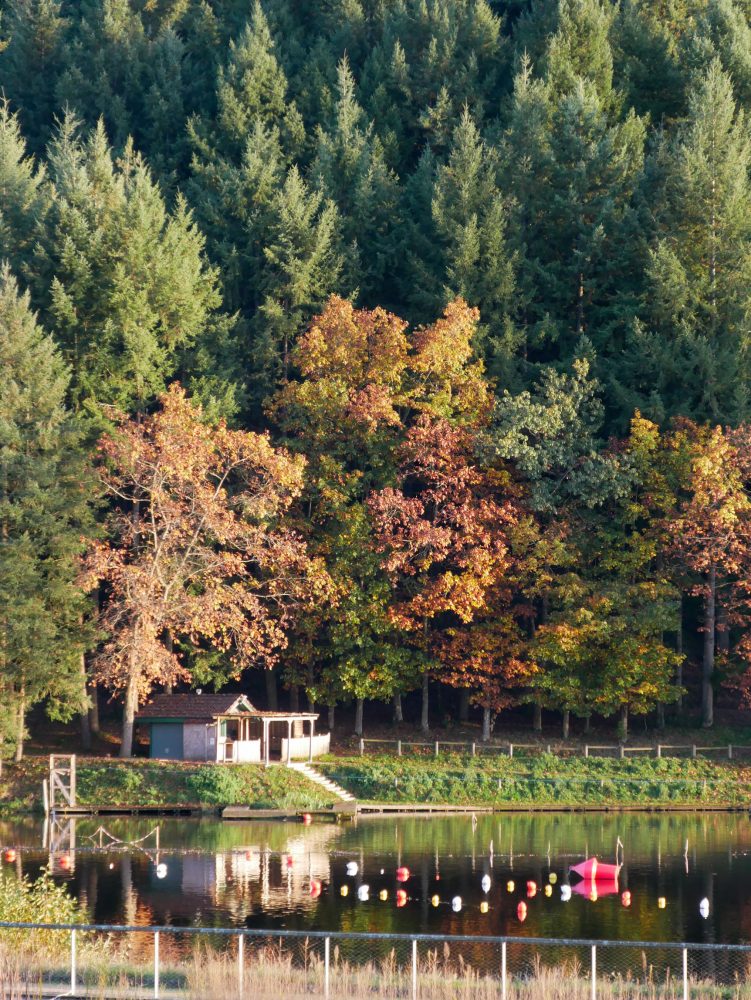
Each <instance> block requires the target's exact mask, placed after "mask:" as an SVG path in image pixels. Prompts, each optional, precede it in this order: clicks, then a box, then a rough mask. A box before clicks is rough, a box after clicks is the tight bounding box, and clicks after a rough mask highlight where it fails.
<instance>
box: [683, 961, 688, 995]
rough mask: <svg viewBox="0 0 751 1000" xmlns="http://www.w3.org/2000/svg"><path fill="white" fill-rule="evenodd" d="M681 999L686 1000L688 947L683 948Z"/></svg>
mask: <svg viewBox="0 0 751 1000" xmlns="http://www.w3.org/2000/svg"><path fill="white" fill-rule="evenodd" d="M683 1000H688V948H684V949H683Z"/></svg>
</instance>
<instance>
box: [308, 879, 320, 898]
mask: <svg viewBox="0 0 751 1000" xmlns="http://www.w3.org/2000/svg"><path fill="white" fill-rule="evenodd" d="M321 889H323V885H322V884H321V880H320V879H317V878H312V879H311V880H310V895H311V896H312V897H313V899H318V897H319V896H320V895H321Z"/></svg>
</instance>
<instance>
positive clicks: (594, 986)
mask: <svg viewBox="0 0 751 1000" xmlns="http://www.w3.org/2000/svg"><path fill="white" fill-rule="evenodd" d="M592 1000H597V945H596V944H593V945H592Z"/></svg>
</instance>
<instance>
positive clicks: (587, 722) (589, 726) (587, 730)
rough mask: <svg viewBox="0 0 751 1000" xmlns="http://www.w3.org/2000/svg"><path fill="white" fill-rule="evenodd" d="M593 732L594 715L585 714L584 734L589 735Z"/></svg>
mask: <svg viewBox="0 0 751 1000" xmlns="http://www.w3.org/2000/svg"><path fill="white" fill-rule="evenodd" d="M591 732H592V716H591V715H585V716H584V735H585V736H589V734H590V733H591Z"/></svg>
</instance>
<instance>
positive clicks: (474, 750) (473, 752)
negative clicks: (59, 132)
mask: <svg viewBox="0 0 751 1000" xmlns="http://www.w3.org/2000/svg"><path fill="white" fill-rule="evenodd" d="M476 753H477V744H476V743H473V744H472V756H473V757H474V756H475V754H476Z"/></svg>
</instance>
